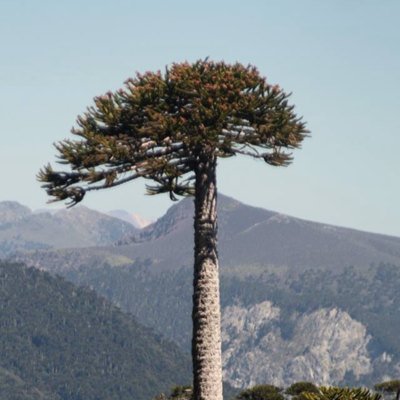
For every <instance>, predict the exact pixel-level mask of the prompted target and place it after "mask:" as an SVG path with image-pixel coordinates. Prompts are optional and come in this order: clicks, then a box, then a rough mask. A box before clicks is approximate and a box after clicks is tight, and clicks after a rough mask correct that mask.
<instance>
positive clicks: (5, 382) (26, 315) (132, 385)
mask: <svg viewBox="0 0 400 400" xmlns="http://www.w3.org/2000/svg"><path fill="white" fill-rule="evenodd" d="M0 307H1V312H0V354H1V358H0V382H1V383H2V384H1V385H0V386H1V389H0V390H1V391H0V393H1V394H2V396H1V398H4V399H6V398H9V399H11V398H13V399H14V398H15V399H19V398H21V399H32V400H36V399H43V400H48V399H49V400H50V399H52V400H53V399H54V400H56V399H57V400H59V399H62V400H95V399H96V400H103V399H104V400H105V399H107V400H112V399H118V400H132V399H143V400H144V399H149V398H151V397H152V396H153V395H155V394H157V393H160V392H162V391H166V390H168V389H169V388H170V387H171V386H172V385H175V384H179V383H182V384H184V383H188V382H190V369H191V368H190V360H189V358H188V357H187V356H184V355H183V354H182V353H181V352H180V351H179V350H178V348H177V347H176V346H175V345H174V344H172V343H170V342H167V341H165V340H163V339H161V338H160V337H158V336H156V335H155V334H154V333H153V332H152V331H151V330H149V329H147V328H144V327H142V326H141V325H139V324H138V323H137V322H136V321H135V320H134V319H133V318H132V317H131V316H129V315H126V314H124V313H122V312H121V311H120V310H119V309H118V308H116V307H115V306H113V305H111V303H109V302H108V301H106V300H104V299H102V298H100V297H99V296H98V295H97V294H96V293H95V292H93V291H91V290H88V289H82V288H77V287H75V286H74V285H72V284H71V283H68V282H66V281H65V280H64V279H62V278H59V277H52V276H50V275H49V274H48V273H45V272H40V271H38V270H36V269H33V268H29V269H28V268H25V267H23V266H22V265H17V264H11V263H5V262H2V263H0ZM14 392H15V393H18V395H15V397H12V396H13V395H12V393H14ZM18 396H20V397H18ZM24 396H25V397H24Z"/></svg>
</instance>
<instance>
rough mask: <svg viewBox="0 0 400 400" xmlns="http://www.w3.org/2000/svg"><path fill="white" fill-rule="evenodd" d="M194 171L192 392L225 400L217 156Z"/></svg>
mask: <svg viewBox="0 0 400 400" xmlns="http://www.w3.org/2000/svg"><path fill="white" fill-rule="evenodd" d="M195 172H196V195H195V216H194V230H195V234H194V235H195V249H194V254H195V261H194V280H193V287H194V294H193V313H192V318H193V340H192V359H193V374H194V381H193V391H194V399H195V400H222V361H221V311H220V300H219V270H218V255H217V188H216V157H215V156H214V155H210V154H202V155H201V156H200V157H199V161H198V163H197V166H196V168H195Z"/></svg>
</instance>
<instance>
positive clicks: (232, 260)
mask: <svg viewBox="0 0 400 400" xmlns="http://www.w3.org/2000/svg"><path fill="white" fill-rule="evenodd" d="M218 207H219V214H218V215H219V254H220V268H221V299H222V306H223V329H224V332H223V335H224V365H225V372H224V374H225V379H227V380H228V381H229V382H230V383H231V384H233V385H236V386H243V385H247V384H250V383H263V382H265V380H268V381H270V382H269V383H275V384H279V385H284V384H290V383H292V382H293V381H295V380H315V381H317V382H319V383H323V384H327V383H340V384H343V383H350V384H352V383H356V384H360V383H369V384H371V383H373V382H376V381H379V380H381V379H382V378H384V377H390V376H391V377H395V376H394V375H396V374H397V372H396V371H398V372H400V356H399V355H400V344H399V343H398V340H397V337H398V335H397V332H398V331H399V330H400V313H399V312H398V311H399V309H400V300H399V296H398V295H397V292H398V290H397V287H396V282H398V281H400V267H397V266H399V265H400V238H397V237H391V236H385V235H379V234H373V233H367V232H361V231H357V230H353V229H346V228H340V227H335V226H330V225H326V224H320V223H314V222H310V221H305V220H301V219H298V218H294V217H289V216H286V215H281V214H278V213H276V212H272V211H268V210H264V209H261V208H254V207H249V206H246V205H244V204H242V203H240V202H238V201H236V200H233V199H231V198H228V197H225V196H222V195H220V196H219V206H218ZM20 257H21V258H22V259H24V260H26V261H27V262H29V263H31V264H32V265H35V266H37V267H40V268H44V269H47V270H49V271H53V272H57V273H60V274H62V275H64V276H66V277H67V278H68V279H70V280H72V281H74V282H76V283H80V284H86V285H90V286H91V287H93V288H95V289H96V290H97V291H99V292H100V293H102V294H103V295H104V296H106V297H108V298H109V299H111V300H112V301H113V302H114V303H115V304H118V305H119V306H121V307H122V308H123V309H124V310H127V311H129V312H131V313H133V314H134V315H136V316H137V318H138V320H139V321H140V322H142V323H143V324H145V325H148V326H151V327H153V328H154V329H156V330H159V332H162V334H164V335H166V336H167V337H169V338H171V339H173V340H174V341H176V343H178V344H179V345H180V346H181V347H182V348H183V349H186V351H189V348H190V336H191V296H192V293H191V290H192V288H191V287H192V260H193V202H192V200H191V199H185V200H183V201H181V202H179V203H177V204H175V205H173V206H172V207H171V208H170V209H169V210H168V212H167V213H166V214H165V215H164V216H163V217H162V218H160V219H159V220H158V221H156V222H155V223H153V224H151V225H149V226H148V227H146V228H144V229H143V230H141V231H140V232H139V233H138V234H137V235H136V237H135V239H134V241H132V242H130V243H127V244H124V245H121V246H116V247H115V246H114V247H102V248H96V249H90V248H88V249H79V250H74V249H65V250H63V251H53V250H44V251H33V252H31V253H29V254H25V255H21V256H20ZM266 305H268V307H266ZM267 309H270V310H275V311H274V312H275V314H274V313H272V314H271V318H270V317H268V315H269V314H268V312H267V311H268V310H267ZM227 316H229V318H228V317H227ZM318 332H323V334H318ZM274 349H280V350H279V351H278V350H276V351H275V350H274ZM252 379H253V380H252ZM271 381H273V382H271Z"/></svg>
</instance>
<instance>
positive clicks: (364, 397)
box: [302, 387, 381, 400]
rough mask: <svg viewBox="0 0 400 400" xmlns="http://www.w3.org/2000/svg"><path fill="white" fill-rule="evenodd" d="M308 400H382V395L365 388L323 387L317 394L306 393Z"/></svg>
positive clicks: (304, 394)
mask: <svg viewBox="0 0 400 400" xmlns="http://www.w3.org/2000/svg"><path fill="white" fill-rule="evenodd" d="M302 396H304V398H305V399H306V400H380V398H381V395H380V394H377V393H371V392H370V391H369V390H368V389H365V388H339V387H321V388H319V391H318V392H317V393H308V392H304V393H303V394H302Z"/></svg>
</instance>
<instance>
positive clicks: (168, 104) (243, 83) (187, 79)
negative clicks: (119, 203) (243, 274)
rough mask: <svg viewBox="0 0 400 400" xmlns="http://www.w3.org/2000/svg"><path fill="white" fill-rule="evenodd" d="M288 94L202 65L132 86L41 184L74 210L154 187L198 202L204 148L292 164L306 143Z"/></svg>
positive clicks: (140, 78)
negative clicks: (118, 191) (124, 190)
mask: <svg viewBox="0 0 400 400" xmlns="http://www.w3.org/2000/svg"><path fill="white" fill-rule="evenodd" d="M288 97H289V96H288V95H287V94H286V93H285V92H283V91H282V90H281V89H280V88H279V87H278V86H272V85H270V84H268V83H267V81H266V79H265V78H263V77H261V76H260V74H259V73H258V71H257V70H256V69H255V68H254V67H252V66H247V67H245V66H243V65H241V64H238V63H237V64H233V65H230V64H225V63H224V62H218V63H216V62H211V61H208V60H202V61H197V62H196V63H194V64H189V63H181V64H173V65H172V66H171V67H170V68H167V69H166V72H165V73H164V74H162V73H161V72H157V73H152V72H147V73H145V74H143V75H141V74H137V75H136V77H135V78H134V79H128V80H127V81H126V82H125V87H124V88H123V89H121V90H119V91H117V92H115V93H107V94H106V95H104V96H100V97H96V98H95V99H94V105H93V106H92V107H90V108H88V109H87V111H86V112H85V113H84V114H83V115H82V116H80V117H78V120H77V127H76V128H74V129H73V130H72V133H73V134H74V135H76V136H78V137H79V138H78V140H64V141H62V142H59V143H57V144H56V145H55V147H56V149H57V151H58V154H59V162H60V163H62V164H67V165H69V166H70V169H69V170H68V171H54V170H53V169H52V167H51V166H50V165H48V166H46V167H44V168H43V169H42V170H41V171H40V172H39V174H38V179H39V180H40V181H41V182H43V183H44V185H43V187H44V188H45V189H46V190H47V193H48V194H49V195H50V196H53V197H54V201H57V200H64V199H69V200H70V204H71V205H74V204H76V203H77V202H79V201H81V200H82V198H83V196H84V195H85V193H86V192H88V191H91V190H98V189H103V188H108V187H113V186H116V185H120V184H122V183H125V182H128V181H131V180H134V179H136V178H139V177H143V178H146V179H150V180H151V181H153V184H152V185H150V186H148V192H149V193H150V194H157V193H162V192H169V193H170V196H171V198H173V199H174V198H175V195H188V194H193V179H194V175H193V171H194V168H195V165H196V163H197V160H198V157H199V154H200V152H202V149H205V148H206V149H207V151H208V153H209V154H212V153H214V154H215V156H217V157H230V156H233V155H236V154H242V155H248V156H251V157H254V158H259V159H263V160H264V161H266V162H267V163H268V164H271V165H274V166H279V165H287V164H288V163H290V161H291V157H290V153H288V151H290V149H294V148H296V147H299V145H300V144H301V142H302V140H303V139H304V137H305V136H306V135H307V130H306V128H305V124H304V123H303V122H302V121H301V119H300V118H298V117H297V116H296V114H295V113H294V109H293V106H291V105H289V104H288Z"/></svg>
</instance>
